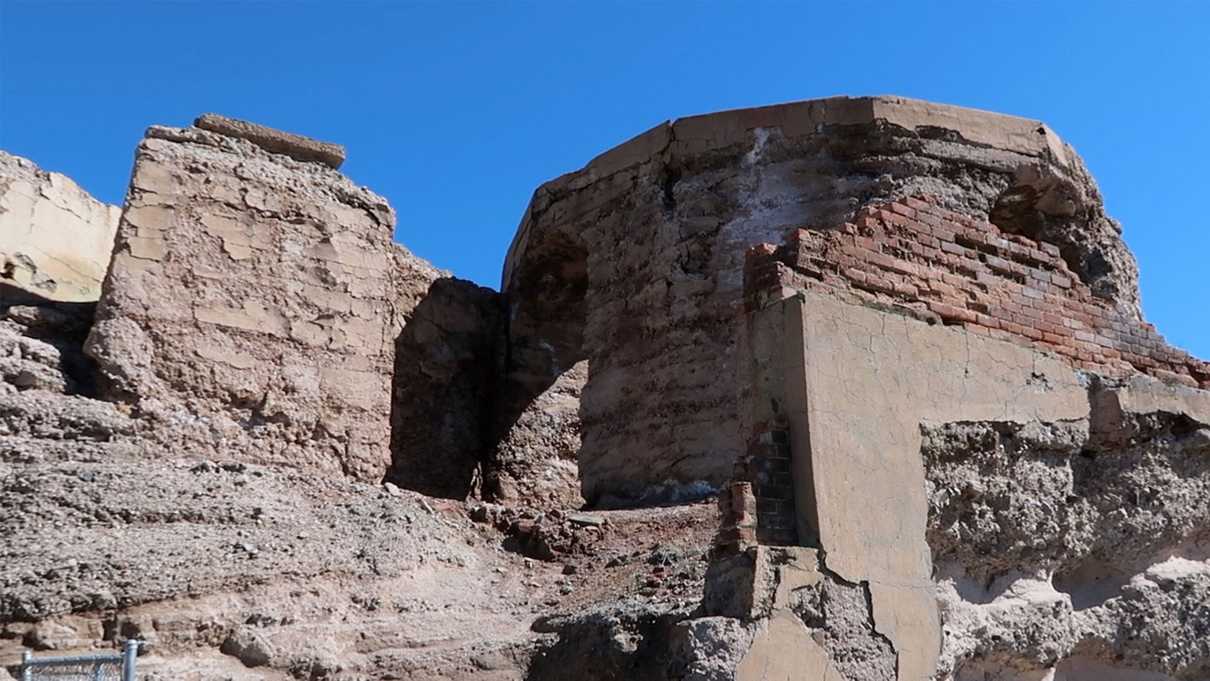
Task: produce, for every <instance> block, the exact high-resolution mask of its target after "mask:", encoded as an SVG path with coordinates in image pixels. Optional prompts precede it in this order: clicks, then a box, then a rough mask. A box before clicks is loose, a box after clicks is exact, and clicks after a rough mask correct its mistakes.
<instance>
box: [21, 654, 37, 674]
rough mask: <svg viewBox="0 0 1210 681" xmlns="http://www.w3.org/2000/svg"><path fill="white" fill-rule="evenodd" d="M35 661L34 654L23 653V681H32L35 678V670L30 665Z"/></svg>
mask: <svg viewBox="0 0 1210 681" xmlns="http://www.w3.org/2000/svg"><path fill="white" fill-rule="evenodd" d="M33 660H34V652H33V651H32V650H26V651H24V652H22V653H21V681H32V679H33V678H34V668H33V666H32V665H30V663H31V662H33Z"/></svg>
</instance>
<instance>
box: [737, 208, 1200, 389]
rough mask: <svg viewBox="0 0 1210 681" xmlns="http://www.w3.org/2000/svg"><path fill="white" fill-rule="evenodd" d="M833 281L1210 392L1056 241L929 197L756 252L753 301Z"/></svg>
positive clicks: (750, 273)
mask: <svg viewBox="0 0 1210 681" xmlns="http://www.w3.org/2000/svg"><path fill="white" fill-rule="evenodd" d="M786 288H789V289H795V290H801V289H807V288H824V289H829V290H832V291H834V292H835V293H837V294H838V295H843V296H846V297H850V296H851V297H854V298H858V299H860V300H861V301H862V302H865V303H870V302H874V303H878V304H884V305H894V306H896V307H898V308H900V309H905V310H907V311H910V312H912V313H914V314H916V315H917V316H923V317H926V318H929V319H932V320H938V319H939V320H940V321H941V322H943V323H945V324H955V325H962V326H965V327H966V328H968V329H969V330H971V331H972V332H975V333H982V334H986V335H989V336H994V337H997V338H1002V339H1005V340H1009V341H1012V342H1015V343H1021V344H1026V345H1031V346H1033V347H1036V348H1039V349H1041V350H1045V351H1049V352H1053V353H1057V354H1059V355H1061V356H1063V357H1066V358H1068V359H1069V360H1071V362H1072V363H1073V364H1074V365H1075V366H1077V367H1080V368H1083V369H1088V370H1091V371H1096V372H1098V373H1102V374H1113V375H1120V374H1126V373H1135V372H1142V373H1146V374H1150V375H1152V376H1156V377H1158V378H1161V379H1164V380H1167V381H1174V382H1179V383H1183V384H1185V385H1189V386H1193V387H1201V388H1203V389H1210V363H1207V362H1204V361H1201V360H1199V359H1197V358H1195V357H1192V356H1190V355H1189V354H1188V353H1186V352H1183V351H1181V350H1178V349H1176V348H1173V347H1171V346H1169V345H1168V344H1167V343H1166V342H1165V341H1164V338H1163V337H1162V336H1160V335H1159V334H1158V333H1157V332H1156V330H1155V327H1154V326H1152V325H1150V324H1147V323H1144V322H1139V321H1137V320H1135V319H1133V318H1132V317H1131V316H1130V315H1127V314H1123V313H1122V312H1119V311H1118V310H1117V309H1116V308H1115V307H1114V306H1113V305H1112V304H1111V303H1109V302H1108V301H1106V300H1103V299H1101V298H1097V297H1095V296H1093V295H1092V293H1091V291H1090V290H1089V289H1088V287H1087V286H1085V285H1084V284H1083V283H1082V282H1081V281H1080V280H1079V278H1078V277H1076V275H1075V274H1073V273H1072V272H1071V271H1070V270H1069V269H1068V268H1067V264H1066V263H1065V262H1064V261H1063V259H1062V258H1061V257H1060V256H1059V249H1058V248H1056V247H1055V246H1053V245H1051V244H1048V243H1040V242H1036V241H1032V240H1030V239H1027V238H1025V237H1022V236H1019V235H1015V234H1008V233H1005V232H1001V231H1000V229H999V228H997V227H996V226H995V225H993V224H991V223H988V222H983V221H980V220H975V219H972V218H970V217H967V216H964V215H959V214H957V213H953V212H951V211H948V210H945V209H944V208H941V207H940V206H938V205H937V204H936V203H935V202H934V201H932V200H930V199H929V198H928V197H924V198H919V199H916V198H908V199H904V200H902V201H897V202H894V203H886V204H881V205H878V206H868V207H866V208H863V209H862V210H861V211H859V213H858V214H857V215H856V216H855V218H854V221H853V222H852V223H846V224H844V225H842V226H840V228H839V229H833V230H813V229H799V230H795V231H793V232H791V233H790V234H789V235H788V237H787V240H786V243H785V244H784V245H782V246H780V247H776V248H775V247H772V246H769V245H767V244H762V245H760V246H756V247H754V248H753V249H751V250H750V251H749V253H748V260H747V263H746V267H745V292H746V296H747V300H746V303H747V305H748V306H749V308H750V309H751V308H752V307H754V306H759V305H761V304H763V302H764V300H765V299H767V298H768V297H770V296H775V297H780V296H781V295H782V294H783V291H784V289H786Z"/></svg>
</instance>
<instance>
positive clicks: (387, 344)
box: [87, 124, 437, 480]
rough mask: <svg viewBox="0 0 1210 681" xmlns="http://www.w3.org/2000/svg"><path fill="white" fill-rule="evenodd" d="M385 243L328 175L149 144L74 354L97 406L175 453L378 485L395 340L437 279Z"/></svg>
mask: <svg viewBox="0 0 1210 681" xmlns="http://www.w3.org/2000/svg"><path fill="white" fill-rule="evenodd" d="M247 125H250V124H247ZM247 125H245V128H246V127H247ZM211 127H214V126H211ZM257 128H258V126H252V129H254V130H255V129H257ZM239 130H244V128H239ZM237 131H238V130H237ZM248 136H249V137H250V138H254V140H255V139H259V138H258V137H257V136H256V135H248ZM272 139H273V140H274V144H275V145H276V146H273V149H274V150H277V151H281V150H282V145H283V144H287V143H288V141H289V135H285V134H284V133H277V132H275V134H274V136H272ZM283 140H285V141H283ZM304 143H305V144H304ZM300 144H303V145H304V146H305V145H306V144H310V141H307V140H304V141H302V142H300ZM308 148H309V147H308ZM393 228H394V214H393V212H392V210H391V208H390V207H389V206H388V205H387V203H386V201H385V200H383V199H382V198H380V197H378V196H376V195H374V194H373V193H371V192H369V191H368V190H366V189H364V188H362V187H358V186H356V185H354V184H353V183H352V182H350V181H349V180H348V179H347V178H345V177H344V176H342V175H340V174H339V173H337V172H336V171H334V170H332V169H330V168H329V167H326V166H324V165H321V164H319V163H311V162H300V161H296V160H294V159H292V158H290V157H289V156H286V155H283V154H278V153H272V152H271V151H270V150H267V149H264V148H262V147H261V146H258V145H257V144H256V143H254V141H249V140H248V139H242V138H239V137H232V136H227V135H223V134H218V133H215V132H210V131H207V130H202V129H199V128H183V129H178V128H163V127H152V128H150V129H149V130H148V133H147V137H146V139H144V140H143V142H142V143H141V144H140V145H139V149H138V152H137V154H136V157H135V168H134V174H133V177H132V179H131V187H130V192H129V194H128V196H127V199H126V205H125V208H124V210H123V213H122V219H121V223H120V226H119V229H118V236H117V245H116V251H115V253H114V258H113V264H112V266H111V268H110V272H109V276H108V278H107V280H106V285H105V293H104V297H103V299H102V302H101V304H100V306H99V308H98V311H97V321H96V325H95V326H94V328H93V330H92V333H91V336H90V338H89V341H88V345H87V350H88V352H89V354H90V355H91V356H92V357H93V358H94V359H95V360H96V361H97V364H98V366H99V368H100V376H101V389H102V394H103V395H104V396H105V397H107V398H108V399H113V400H120V401H124V402H128V403H130V404H131V405H133V406H134V407H135V408H136V409H137V410H138V411H139V412H140V414H141V415H144V416H146V417H147V418H149V419H151V420H153V421H157V422H158V423H157V426H156V427H155V428H153V429H151V430H150V432H153V433H158V434H160V435H162V436H163V437H164V438H165V440H166V441H172V443H173V446H175V447H188V446H196V447H197V448H198V449H199V451H205V450H206V449H211V450H212V449H213V448H215V447H216V446H217V445H218V443H220V442H231V441H238V442H240V443H241V444H242V447H243V448H244V449H243V451H244V454H243V455H242V458H244V459H246V460H249V461H258V462H274V463H285V464H289V465H294V466H299V467H306V468H313V469H319V470H325V471H330V472H334V473H343V474H346V475H350V476H353V477H357V478H361V479H367V480H379V479H381V477H382V475H383V472H384V471H385V470H386V467H387V465H388V463H389V460H390V459H389V449H388V441H389V432H390V430H389V423H388V414H389V412H390V403H391V400H390V376H391V373H392V369H393V358H394V342H395V338H396V337H397V336H398V334H399V332H400V330H401V329H402V327H403V325H404V322H405V321H406V319H407V317H408V316H409V314H410V312H411V310H412V308H414V307H415V305H416V303H417V302H418V301H419V299H420V297H421V296H423V295H424V294H425V292H426V291H427V290H428V287H429V283H430V282H431V281H432V280H433V279H435V278H436V276H437V273H436V271H435V270H434V269H433V268H432V267H430V266H429V265H428V264H427V263H425V262H424V261H421V260H419V259H417V258H415V257H414V256H412V255H411V254H410V253H408V252H407V251H405V250H404V249H402V248H401V247H399V246H396V245H394V244H392V243H391V234H392V230H393Z"/></svg>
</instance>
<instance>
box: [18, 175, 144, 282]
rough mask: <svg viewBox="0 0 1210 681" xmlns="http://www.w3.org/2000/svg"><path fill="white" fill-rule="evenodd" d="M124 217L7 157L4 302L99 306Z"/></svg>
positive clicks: (59, 177)
mask: <svg viewBox="0 0 1210 681" xmlns="http://www.w3.org/2000/svg"><path fill="white" fill-rule="evenodd" d="M119 212H120V211H119V209H118V207H117V206H110V205H107V204H104V203H102V202H100V201H97V200H96V199H94V198H93V197H92V196H90V195H89V194H88V193H87V192H85V191H84V190H83V189H81V188H80V187H79V186H78V185H77V184H76V183H75V182H73V181H72V180H71V179H69V178H67V177H65V176H63V175H60V174H59V173H48V172H46V171H44V170H41V169H40V168H38V166H36V165H34V163H33V162H31V161H29V160H26V159H24V158H21V157H19V156H13V155H12V154H7V153H5V152H3V151H0V235H3V236H2V238H0V304H13V303H29V302H35V301H44V300H52V301H62V302H73V303H74V302H92V301H96V300H97V298H99V297H100V295H101V281H102V280H103V279H104V278H105V270H106V268H107V267H108V266H109V254H110V252H111V251H112V250H113V238H114V232H115V231H116V230H117V228H118V214H119Z"/></svg>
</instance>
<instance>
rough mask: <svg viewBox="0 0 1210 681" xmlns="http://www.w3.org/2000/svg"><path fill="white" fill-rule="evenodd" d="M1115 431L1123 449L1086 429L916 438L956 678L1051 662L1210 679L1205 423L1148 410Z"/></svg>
mask: <svg viewBox="0 0 1210 681" xmlns="http://www.w3.org/2000/svg"><path fill="white" fill-rule="evenodd" d="M1117 425H1118V427H1119V430H1120V431H1125V432H1127V433H1129V435H1128V436H1127V437H1126V438H1124V439H1121V440H1118V439H1114V440H1111V441H1107V440H1105V439H1103V438H1100V437H1098V436H1097V435H1095V434H1090V430H1089V424H1088V422H1087V421H1074V422H1030V423H1002V422H976V423H950V424H944V425H940V426H936V427H930V428H927V429H926V430H925V432H924V444H923V446H922V454H923V456H924V461H925V467H926V470H927V473H928V480H929V483H928V488H929V498H930V508H929V535H928V538H929V545H930V547H931V548H932V551H933V557H934V561H935V563H936V564H937V566H938V571H939V573H940V575H942V579H941V583H940V591H939V595H940V599H941V603H942V620H943V623H944V624H945V627H946V631H947V634H948V635H947V637H946V639H945V648H944V651H943V656H942V659H943V660H944V661H945V664H944V665H943V669H946V670H948V671H949V672H950V673H952V675H953V678H956V679H965V678H981V677H980V676H979V674H980V673H983V672H985V671H987V670H992V669H998V670H1000V671H999V672H998V673H1000V674H1003V673H1004V670H1006V669H1012V670H1017V672H1018V673H1020V674H1022V675H1023V674H1025V673H1026V672H1029V671H1035V672H1037V673H1042V672H1044V671H1046V670H1047V669H1048V668H1052V667H1056V666H1058V665H1060V664H1066V665H1067V666H1072V665H1073V664H1074V665H1076V666H1080V665H1081V664H1083V665H1089V664H1093V665H1094V666H1095V665H1097V664H1099V665H1101V666H1102V667H1103V668H1104V669H1106V670H1112V669H1115V668H1117V669H1126V670H1134V671H1133V672H1131V673H1136V674H1142V673H1151V674H1157V675H1163V676H1162V677H1163V678H1169V677H1170V678H1181V679H1194V678H1201V677H1203V676H1205V675H1206V673H1207V672H1208V671H1210V644H1207V643H1206V642H1207V641H1208V639H1207V634H1210V608H1208V607H1207V606H1206V600H1205V593H1206V589H1207V586H1208V584H1210V563H1207V559H1210V528H1207V526H1206V518H1207V517H1210V508H1208V507H1207V504H1208V503H1210V502H1208V501H1207V500H1208V499H1210V458H1208V457H1207V454H1208V453H1210V446H1208V445H1207V443H1206V442H1205V438H1204V437H1202V435H1201V434H1202V433H1203V432H1205V429H1206V424H1205V423H1203V422H1199V421H1195V420H1193V419H1191V418H1190V417H1188V416H1186V415H1180V414H1174V413H1167V412H1151V413H1131V414H1124V415H1123V418H1122V420H1121V421H1119V422H1118V424H1117ZM1072 659H1074V660H1075V662H1071V661H1068V660H1072ZM1065 661H1066V662H1065ZM1119 673H1121V672H1119ZM1005 678H1008V677H1005Z"/></svg>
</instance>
